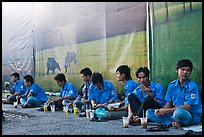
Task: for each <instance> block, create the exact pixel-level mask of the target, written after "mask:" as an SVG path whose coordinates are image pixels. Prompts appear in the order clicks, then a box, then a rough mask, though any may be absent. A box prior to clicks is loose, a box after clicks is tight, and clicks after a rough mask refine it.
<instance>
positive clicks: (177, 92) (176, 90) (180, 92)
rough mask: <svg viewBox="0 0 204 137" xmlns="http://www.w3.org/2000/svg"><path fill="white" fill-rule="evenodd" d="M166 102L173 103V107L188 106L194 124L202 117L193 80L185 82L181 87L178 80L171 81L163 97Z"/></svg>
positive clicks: (198, 97) (199, 101) (196, 88)
mask: <svg viewBox="0 0 204 137" xmlns="http://www.w3.org/2000/svg"><path fill="white" fill-rule="evenodd" d="M165 100H166V101H167V102H173V104H174V106H175V107H179V106H181V105H185V104H190V105H191V109H190V111H189V112H190V113H191V114H192V116H193V118H194V123H197V122H199V121H200V119H201V116H202V107H201V104H202V103H201V99H200V95H199V91H198V86H197V84H196V83H195V82H194V81H193V80H190V79H189V80H187V81H186V82H185V83H184V84H183V86H182V87H181V86H180V84H179V80H178V79H177V80H174V81H172V82H171V83H170V84H169V86H168V89H167V93H166V96H165Z"/></svg>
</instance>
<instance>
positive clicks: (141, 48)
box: [2, 2, 148, 93]
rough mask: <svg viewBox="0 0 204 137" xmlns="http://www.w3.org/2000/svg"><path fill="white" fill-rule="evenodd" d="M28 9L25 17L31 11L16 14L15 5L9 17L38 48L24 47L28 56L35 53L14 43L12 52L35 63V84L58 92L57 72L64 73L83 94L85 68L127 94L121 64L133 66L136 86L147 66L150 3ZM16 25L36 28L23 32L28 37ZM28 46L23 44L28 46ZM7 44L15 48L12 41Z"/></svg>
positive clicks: (37, 5) (75, 4)
mask: <svg viewBox="0 0 204 137" xmlns="http://www.w3.org/2000/svg"><path fill="white" fill-rule="evenodd" d="M6 4H7V5H10V4H12V3H6ZM20 4H23V3H20ZM29 4H30V5H29ZM29 4H27V5H26V6H25V7H24V8H22V9H21V10H22V11H23V13H25V12H27V13H28V14H27V15H24V14H20V13H19V14H18V15H17V14H15V13H17V12H16V11H18V10H19V9H18V8H17V7H15V6H14V9H15V11H13V13H12V16H4V18H5V19H6V21H5V22H6V23H10V25H11V26H12V28H16V30H15V32H16V33H18V34H19V35H20V36H21V35H25V36H28V37H30V39H29V40H30V41H31V40H32V46H33V45H34V46H33V47H32V46H25V47H28V48H29V52H33V51H34V53H33V54H30V53H29V52H26V51H25V52H22V50H21V49H18V48H20V47H19V46H18V45H17V43H15V44H13V48H15V51H16V52H17V53H19V54H20V53H21V52H22V53H23V54H22V57H24V58H26V59H27V60H28V59H29V58H30V59H31V58H32V57H34V63H32V64H35V69H34V70H35V82H37V83H38V84H39V85H41V86H42V87H43V88H44V89H45V90H46V91H58V89H59V87H58V86H57V85H56V83H55V81H54V76H55V75H56V74H57V73H64V74H65V75H66V78H67V80H68V81H69V82H71V83H73V84H74V86H75V87H76V88H77V89H79V88H80V87H81V85H82V83H83V81H82V79H81V75H80V73H79V72H80V70H81V69H82V68H84V67H90V68H91V70H92V71H93V72H100V73H102V75H103V77H104V79H107V80H109V81H111V82H113V84H114V86H115V89H116V90H117V93H123V83H122V82H118V81H117V80H116V72H115V71H116V69H117V67H118V66H119V65H122V64H126V65H128V66H129V67H130V68H131V74H132V78H133V79H134V80H135V81H137V79H136V76H135V71H136V70H137V68H138V67H140V66H148V44H147V40H146V39H147V33H146V24H147V9H146V6H147V5H146V4H147V3H146V2H39V3H38V2H33V3H29ZM21 6H23V5H21ZM25 9H27V10H28V11H27V10H25ZM21 10H19V11H18V12H20V11H21ZM24 10H25V11H24ZM7 12H9V11H7ZM6 14H7V13H5V14H4V15H6ZM26 17H29V18H28V19H27V18H26ZM16 18H18V19H16ZM8 19H10V20H8ZM12 21H13V22H12ZM17 22H21V23H20V24H19V25H25V26H26V25H29V24H30V26H31V28H24V29H26V32H27V33H29V32H30V33H31V36H30V35H29V34H25V32H24V31H23V30H21V29H20V28H19V26H18V25H16V23H17ZM6 23H5V26H6ZM4 32H6V31H4ZM13 32H14V31H13ZM8 35H9V34H6V36H5V37H8ZM11 36H13V35H11ZM11 39H12V37H11ZM19 41H20V40H18V41H17V42H19ZM27 41H28V40H27ZM27 41H24V42H23V43H21V44H20V45H21V46H22V45H25V43H26V42H27ZM4 45H5V47H9V48H11V47H10V46H8V42H5V44H4ZM31 47H32V48H31ZM25 49H26V48H25ZM14 59H16V58H14ZM5 60H6V61H5V63H4V64H5V65H7V66H8V62H7V61H8V60H10V59H9V58H6V59H5ZM16 60H17V59H16ZM22 60H23V58H22V59H21V58H20V57H19V61H22ZM27 63H28V61H27ZM27 63H26V62H25V64H26V65H28V64H29V63H28V64H27ZM2 66H3V64H2ZM6 70H7V71H8V70H9V73H12V72H13V71H15V70H11V69H10V68H9V69H8V67H7V69H6ZM4 74H8V73H4Z"/></svg>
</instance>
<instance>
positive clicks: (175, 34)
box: [150, 2, 202, 95]
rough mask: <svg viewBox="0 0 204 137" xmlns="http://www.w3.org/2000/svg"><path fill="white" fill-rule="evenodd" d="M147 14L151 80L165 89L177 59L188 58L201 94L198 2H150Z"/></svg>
mask: <svg viewBox="0 0 204 137" xmlns="http://www.w3.org/2000/svg"><path fill="white" fill-rule="evenodd" d="M150 13H151V14H150V17H151V23H150V24H151V25H152V26H151V27H150V28H152V31H151V32H152V33H151V34H152V37H151V38H152V46H150V51H151V56H150V58H151V60H150V64H151V65H150V66H151V70H152V71H151V72H152V75H151V77H152V79H153V80H154V81H156V82H159V83H161V84H162V85H163V86H164V87H165V89H167V86H168V84H169V82H170V81H172V80H174V79H177V74H176V63H177V62H178V60H180V59H190V60H191V61H192V63H193V71H192V74H191V77H190V78H191V79H192V80H194V81H195V82H196V83H197V84H198V87H199V92H200V94H201V95H202V2H151V3H150Z"/></svg>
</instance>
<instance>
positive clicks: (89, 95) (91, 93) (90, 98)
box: [88, 85, 94, 100]
mask: <svg viewBox="0 0 204 137" xmlns="http://www.w3.org/2000/svg"><path fill="white" fill-rule="evenodd" d="M93 92H94V85H91V86H90V88H89V93H88V99H89V100H94V96H93Z"/></svg>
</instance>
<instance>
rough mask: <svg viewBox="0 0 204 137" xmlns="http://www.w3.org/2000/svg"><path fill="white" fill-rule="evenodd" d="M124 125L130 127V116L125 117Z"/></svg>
mask: <svg viewBox="0 0 204 137" xmlns="http://www.w3.org/2000/svg"><path fill="white" fill-rule="evenodd" d="M123 127H124V128H128V127H129V117H123Z"/></svg>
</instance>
